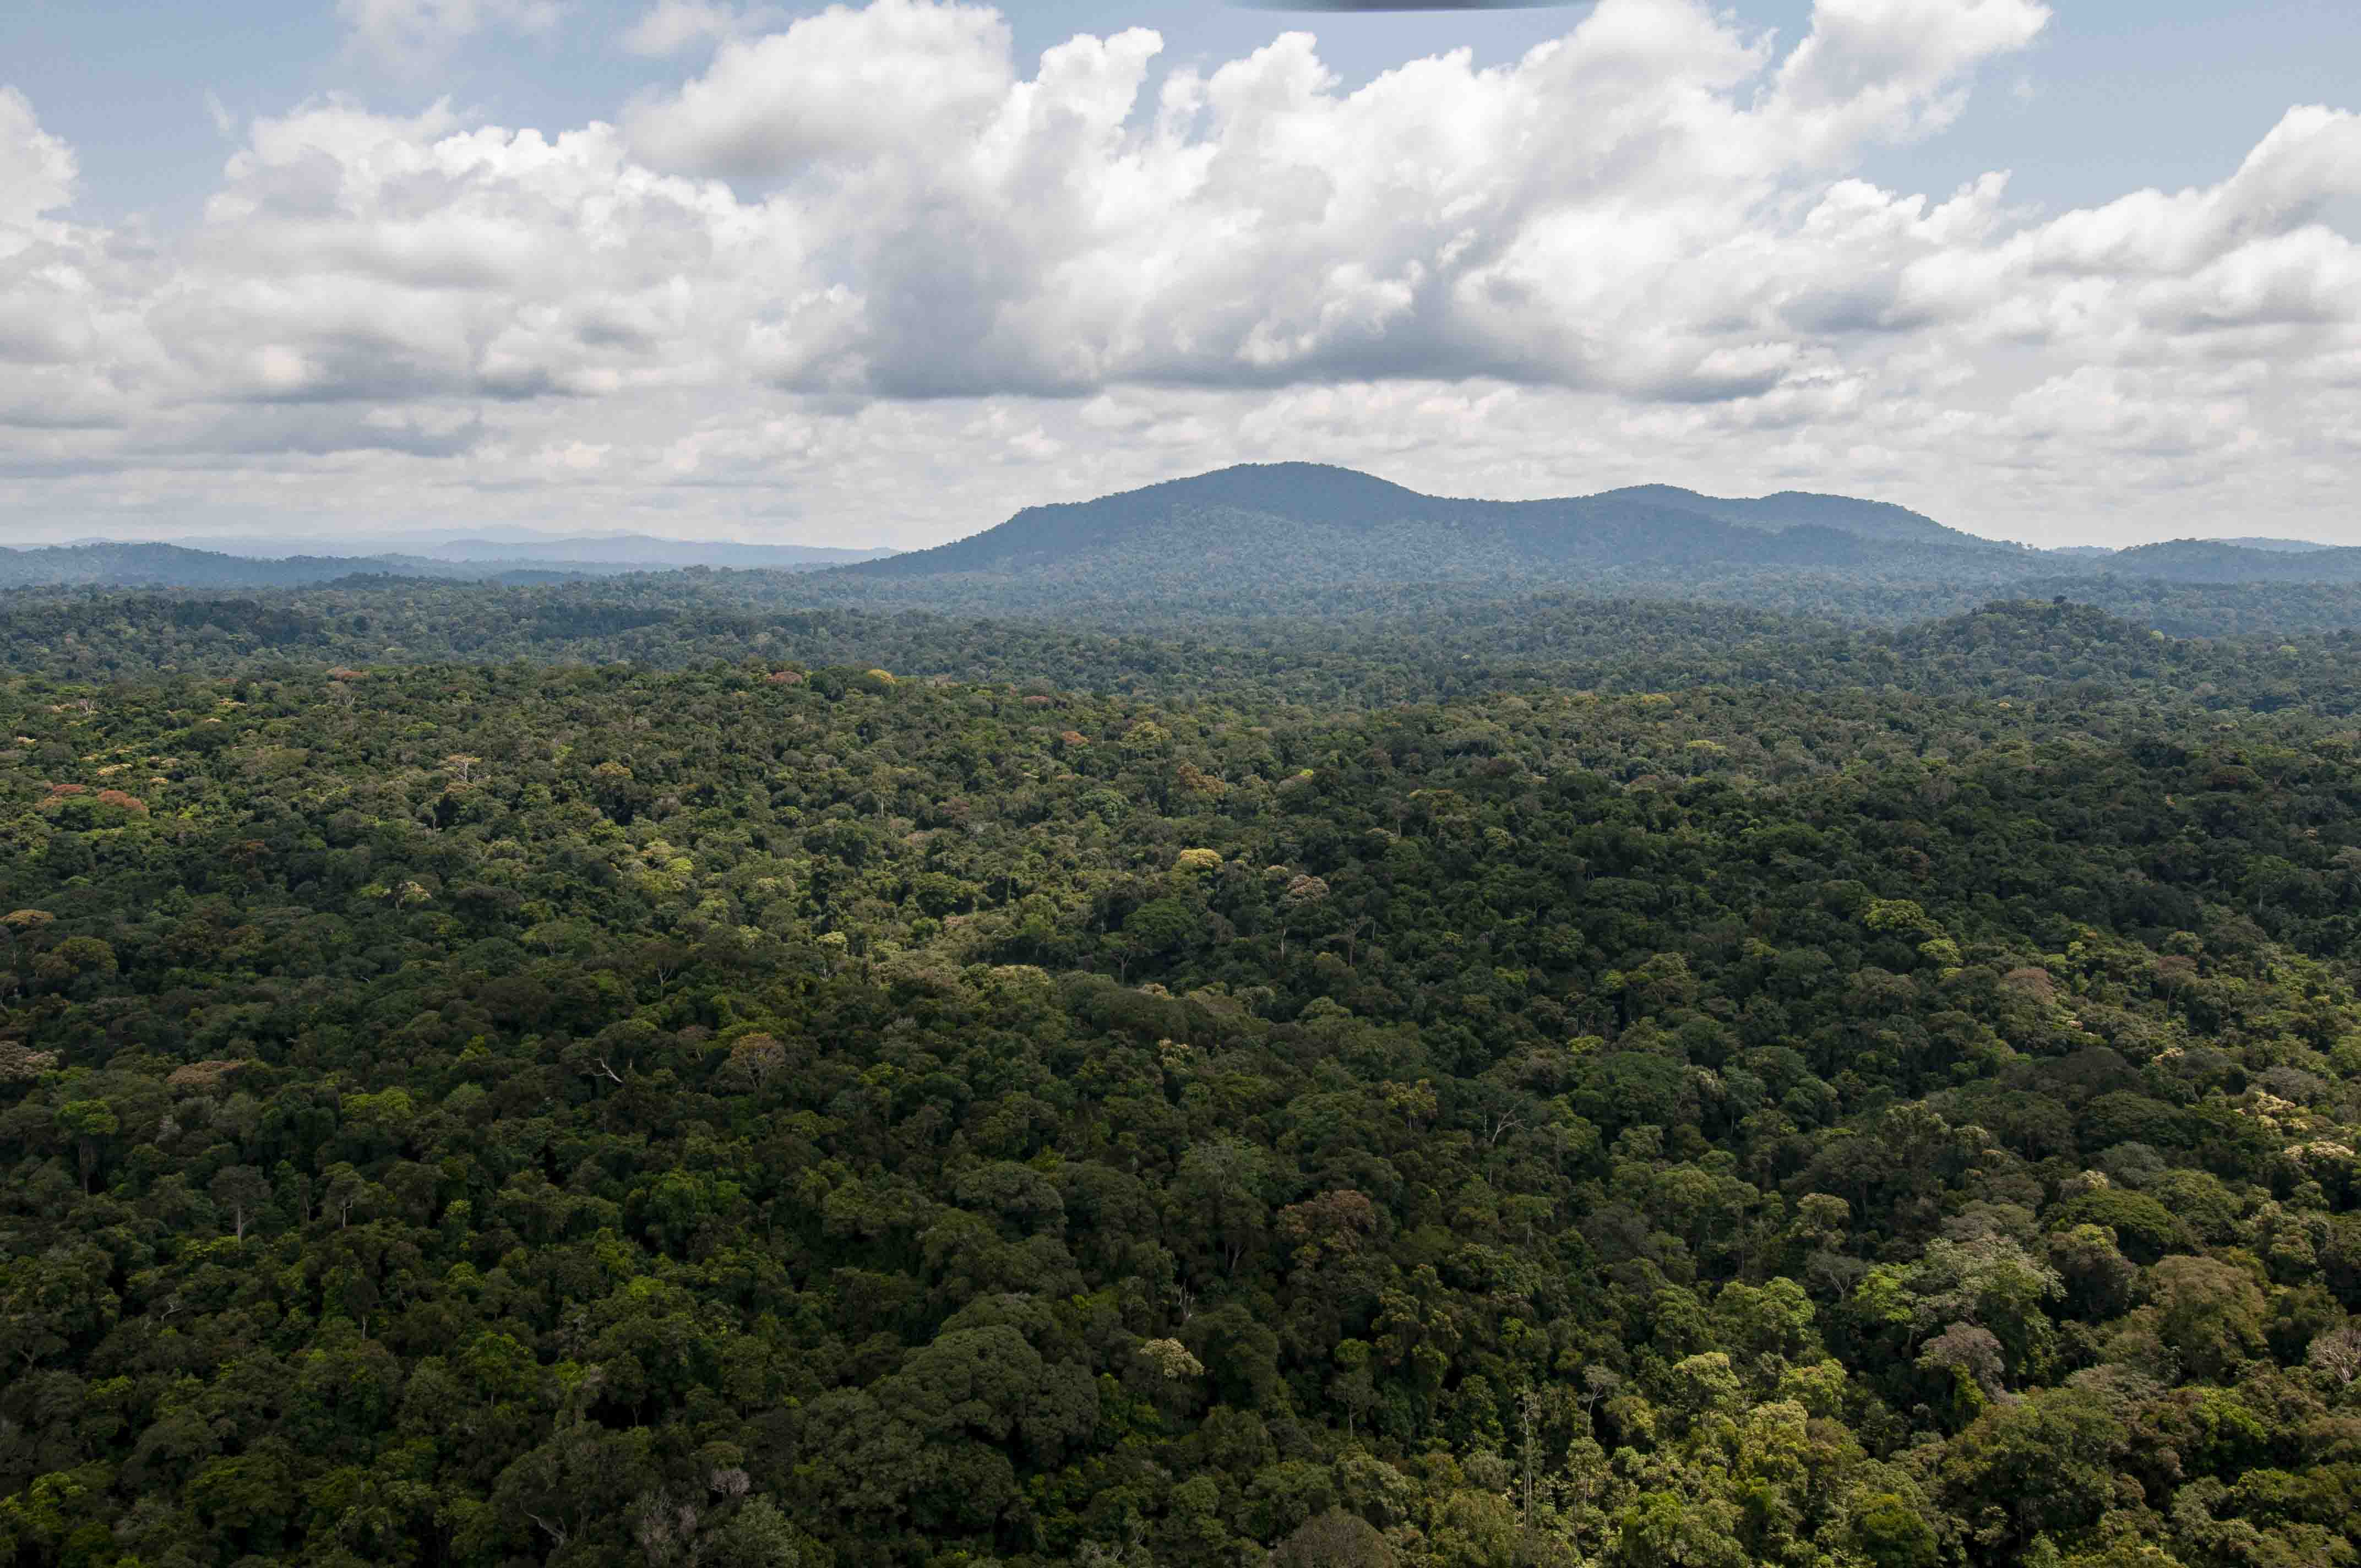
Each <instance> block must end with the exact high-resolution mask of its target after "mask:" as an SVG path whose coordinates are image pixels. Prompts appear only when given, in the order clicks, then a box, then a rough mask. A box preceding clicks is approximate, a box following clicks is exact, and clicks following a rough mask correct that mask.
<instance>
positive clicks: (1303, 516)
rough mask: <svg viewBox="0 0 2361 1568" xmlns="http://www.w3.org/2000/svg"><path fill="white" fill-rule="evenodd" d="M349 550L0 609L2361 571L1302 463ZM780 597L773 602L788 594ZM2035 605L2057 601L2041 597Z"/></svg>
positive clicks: (263, 557) (2263, 553)
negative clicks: (209, 599) (500, 587)
mask: <svg viewBox="0 0 2361 1568" xmlns="http://www.w3.org/2000/svg"><path fill="white" fill-rule="evenodd" d="M408 538H409V540H410V548H407V549H403V550H399V551H396V550H388V549H381V548H376V547H377V546H381V545H383V544H384V543H385V538H384V536H371V535H368V534H351V533H347V534H345V535H343V536H342V539H341V545H342V548H339V546H338V545H337V544H334V543H332V544H330V545H328V546H327V547H326V549H325V551H322V550H320V549H319V547H316V546H315V547H314V549H313V551H312V552H308V553H305V554H285V553H284V551H283V549H281V548H278V547H277V546H283V545H284V543H285V542H284V541H279V542H277V546H274V545H272V544H271V543H269V542H265V541H260V540H253V541H231V540H219V541H214V542H212V543H214V544H216V545H225V544H230V543H237V544H239V545H240V546H241V548H239V549H237V550H236V551H230V550H224V549H219V548H216V549H212V550H199V549H192V548H189V547H188V546H187V545H185V544H161V543H131V544H126V543H87V544H82V545H72V546H58V547H49V548H44V549H32V550H18V551H5V552H0V587H44V586H46V587H203V588H222V587H257V588H260V587H285V586H292V585H302V584H317V583H324V582H330V581H334V580H335V579H337V578H340V577H345V576H353V575H356V574H364V575H384V576H408V577H424V578H451V579H466V580H485V579H490V580H500V581H506V582H511V583H521V582H533V581H541V580H547V579H548V578H550V577H551V576H610V575H613V574H616V573H628V572H648V571H656V572H663V571H669V570H676V569H680V568H684V567H710V568H719V569H730V570H752V571H760V572H772V573H778V574H781V575H782V576H783V577H785V576H794V577H796V578H797V580H798V582H799V583H800V585H801V586H799V587H796V588H794V589H793V590H792V591H793V592H795V593H798V594H805V595H808V598H809V602H811V603H814V604H823V603H847V604H851V603H863V602H886V601H891V602H899V603H903V604H907V605H913V606H922V607H928V608H937V609H960V610H961V611H983V612H992V611H999V610H1005V611H1009V612H1023V611H1027V610H1038V609H1044V608H1047V607H1049V606H1052V605H1064V606H1071V605H1073V604H1076V603H1078V602H1081V601H1085V600H1091V601H1098V602H1101V603H1102V604H1104V603H1111V602H1115V601H1122V600H1126V599H1134V600H1136V599H1140V598H1156V599H1169V598H1176V597H1177V598H1191V599H1199V600H1202V599H1208V598H1213V599H1218V598H1238V597H1239V596H1250V597H1253V598H1256V599H1257V600H1258V601H1271V600H1272V597H1273V596H1284V595H1289V594H1292V595H1295V596H1298V598H1301V596H1306V595H1317V594H1323V593H1333V592H1336V591H1339V590H1342V589H1345V588H1348V587H1350V588H1354V589H1366V588H1369V587H1376V586H1381V585H1400V586H1404V587H1422V588H1426V589H1438V588H1448V589H1450V590H1451V591H1462V590H1465V589H1467V588H1470V587H1478V588H1481V589H1482V591H1485V592H1488V593H1493V594H1502V593H1519V592H1526V591H1532V590H1536V589H1587V590H1590V591H1596V592H1611V593H1632V594H1639V595H1642V596H1644V597H1653V598H1664V597H1690V598H1716V599H1721V600H1736V601H1739V602H1748V603H1755V604H1758V605H1762V606H1764V607H1766V608H1767V607H1772V606H1774V605H1786V606H1790V607H1793V606H1794V605H1795V604H1796V603H1798V602H1799V599H1798V595H1799V593H1800V594H1801V595H1802V602H1808V601H1809V598H1810V594H1809V590H1808V588H1807V587H1806V588H1799V587H1798V585H1809V584H1812V583H1819V584H1824V585H1828V586H1829V587H1831V588H1832V589H1839V590H1846V591H1850V590H1859V589H1861V588H1863V587H1875V588H1879V589H1897V588H1905V587H1913V586H1926V585H1939V586H1942V587H1947V588H1949V589H1955V590H1958V591H1960V592H1967V593H1971V594H1982V595H1985V596H1987V597H1989V596H2006V595H2011V594H2014V593H2017V592H2021V591H2029V587H2030V585H2034V584H2037V583H2042V584H2048V583H2049V582H2050V581H2051V579H2065V580H2066V581H2067V582H2068V583H2069V585H2071V584H2074V583H2080V582H2086V581H2089V580H2091V579H2092V578H2095V577H2099V576H2114V577H2136V578H2140V579H2144V580H2153V581H2156V582H2159V583H2171V584H2214V585H2228V584H2257V585H2282V584H2284V585H2294V584H2327V585H2342V584H2352V583H2361V549H2348V548H2340V547H2333V546H2327V545H2316V544H2311V543H2307V542H2303V541H2295V540H2280V539H2252V540H2245V541H2239V540H2176V541H2170V542H2168V543H2158V544H2147V545H2139V546H2136V547H2133V548H2130V549H2125V550H2115V551H2104V550H2098V549H2090V548H2068V549H2063V550H2030V549H2026V548H2025V547H2023V546H2020V545H2016V544H2011V543H2002V542H1998V541H1993V540H1988V539H1982V538H1979V537H1977V536H1976V535H1974V534H1971V533H1967V532H1962V531H1960V530H1959V529H1955V528H1951V527H1949V526H1947V525H1945V524H1943V523H1940V522H1938V521H1935V520H1934V519H1932V518H1929V517H1927V516H1924V515H1923V514H1921V513H1918V512H1916V511H1912V510H1909V509H1907V508H1905V507H1900V506H1896V505H1894V504H1892V503H1890V502H1885V501H1878V500H1870V499H1860V498H1855V497H1849V496H1837V495H1821V494H1814V493H1809V492H1804V491H1793V490H1789V491H1781V492H1779V493H1777V494H1774V495H1769V496H1763V497H1755V498H1746V497H1720V496H1708V495H1705V494H1701V493H1699V492H1697V491H1695V490H1690V489H1685V488H1680V487H1677V486H1673V485H1638V486H1631V487H1628V488H1621V489H1616V490H1609V491H1605V492H1602V493H1599V494H1597V495H1589V496H1576V497H1565V498H1557V499H1541V500H1525V501H1496V500H1481V499H1466V498H1452V497H1440V496H1429V495H1423V494H1421V493H1420V492H1418V491H1416V490H1412V489H1410V488H1406V487H1404V486H1401V485H1397V484H1394V483H1391V482H1389V481H1388V480H1385V479H1382V478H1378V477H1375V476H1373V475H1368V474H1363V473H1358V472H1356V471H1354V470H1352V469H1348V468H1341V467H1334V466H1327V465H1323V464H1316V463H1273V464H1247V465H1240V466H1234V467H1229V468H1223V469H1217V470H1215V471H1213V472H1211V473H1206V474H1200V475H1195V476H1193V477H1188V478H1181V479H1173V480H1168V481H1165V482H1163V483H1160V484H1154V485H1148V486H1145V487H1143V488H1138V489H1134V490H1127V491H1124V492H1121V493H1119V494H1115V495H1110V496H1104V497H1101V498H1099V499H1095V500H1089V501H1077V502H1065V503H1059V504H1054V505H1046V506H1035V507H1027V508H1026V509H1024V510H1021V511H1019V512H1017V513H1016V515H1015V516H1013V517H1011V518H1009V519H1008V520H1007V521H1005V522H1003V523H1001V524H999V525H998V526H996V527H994V528H989V529H985V530H983V532H979V533H975V534H972V535H970V536H968V537H966V538H964V539H960V540H957V541H954V542H952V543H948V544H943V545H939V546H936V547H934V548H932V549H927V550H917V551H911V552H908V553H906V554H894V553H892V552H888V551H883V550H850V549H832V548H825V547H818V546H810V545H800V544H765V543H738V542H733V541H678V540H665V539H658V538H653V537H650V536H647V535H643V534H616V535H596V536H576V537H553V536H550V535H546V534H533V535H526V534H525V533H524V532H523V531H521V530H512V529H490V530H479V531H477V532H467V533H459V532H444V533H441V534H439V535H437V534H423V535H411V536H408ZM782 591H785V590H784V589H783V590H782ZM2043 591H2044V593H2045V595H2046V594H2048V593H2052V592H2054V591H2055V589H2054V587H2049V588H2045V589H2044V590H2043Z"/></svg>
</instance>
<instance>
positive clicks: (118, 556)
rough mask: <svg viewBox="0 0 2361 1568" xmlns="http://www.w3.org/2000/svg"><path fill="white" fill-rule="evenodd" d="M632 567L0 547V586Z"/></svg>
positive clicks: (524, 578)
mask: <svg viewBox="0 0 2361 1568" xmlns="http://www.w3.org/2000/svg"><path fill="white" fill-rule="evenodd" d="M635 569H636V568H632V567H627V566H601V565H596V564H577V566H576V568H575V570H573V571H571V572H567V571H563V570H558V569H555V568H553V567H552V566H551V565H549V564H547V563H543V562H523V561H507V562H458V561H435V560H430V559H428V558H426V557H425V556H422V555H289V556H284V557H280V558H278V559H273V560H265V559H260V558H258V557H255V556H251V555H226V554H222V553H220V552H219V551H214V550H191V549H188V548H186V547H184V546H182V545H178V544H156V543H126V544H116V543H94V544H53V545H45V546H39V547H37V548H34V549H29V550H10V549H5V548H0V588H32V587H48V588H56V587H112V588H124V587H180V588H283V587H306V586H309V585H312V584H316V583H327V582H334V581H336V580H337V579H339V578H343V577H352V576H396V577H427V578H434V579H440V580H445V581H467V582H477V581H485V580H500V581H504V582H546V581H550V580H553V579H554V578H556V577H562V576H581V575H584V574H585V573H598V574H611V573H614V572H618V571H631V570H635Z"/></svg>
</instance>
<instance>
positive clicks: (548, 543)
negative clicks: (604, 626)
mask: <svg viewBox="0 0 2361 1568" xmlns="http://www.w3.org/2000/svg"><path fill="white" fill-rule="evenodd" d="M425 554H428V555H430V556H432V557H434V559H435V560H438V561H470V562H503V563H505V562H511V561H535V562H542V563H546V564H549V565H561V566H582V565H606V566H629V567H631V568H633V569H635V570H641V571H649V570H661V569H664V568H666V567H676V566H730V567H749V568H760V569H763V570H768V571H787V572H798V571H803V572H808V571H817V570H818V569H820V568H822V567H827V566H843V565H851V564H853V563H855V562H861V561H875V560H879V559H881V558H883V557H884V556H887V555H891V554H894V552H892V551H891V550H840V549H831V548H828V547H825V546H821V545H815V544H741V543H738V542H736V541H734V540H727V539H713V540H697V539H657V538H654V537H653V536H651V535H649V534H644V533H619V534H602V535H589V536H585V537H582V538H575V539H551V540H536V541H531V542H524V541H519V540H514V539H500V538H492V539H457V540H453V541H451V542H450V543H445V544H436V545H434V546H432V547H431V548H429V549H428V550H427V551H426V552H425Z"/></svg>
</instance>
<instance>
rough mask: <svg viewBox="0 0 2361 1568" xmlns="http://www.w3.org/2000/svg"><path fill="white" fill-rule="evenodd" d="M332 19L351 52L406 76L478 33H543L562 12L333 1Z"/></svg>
mask: <svg viewBox="0 0 2361 1568" xmlns="http://www.w3.org/2000/svg"><path fill="white" fill-rule="evenodd" d="M336 14H337V15H338V16H341V17H343V18H344V22H345V26H346V29H347V30H348V32H349V35H350V37H351V39H352V42H353V44H354V46H355V47H356V48H357V49H360V50H361V51H362V52H364V53H366V54H368V55H370V56H372V57H374V58H375V59H376V60H379V62H380V63H382V64H386V65H390V66H394V67H396V68H398V69H404V70H407V69H412V68H415V67H419V66H423V65H426V64H430V63H432V62H433V61H434V60H437V59H439V58H441V57H442V56H443V55H444V54H445V53H447V52H448V51H449V50H450V49H452V48H453V47H455V46H456V45H457V44H459V43H462V42H464V41H465V40H467V39H468V38H473V37H475V36H476V35H477V34H478V33H484V32H511V33H522V34H527V35H532V34H538V33H545V32H548V31H549V30H550V29H551V28H553V27H556V26H557V23H558V19H559V17H560V16H563V15H564V14H565V6H564V5H563V3H562V0H336Z"/></svg>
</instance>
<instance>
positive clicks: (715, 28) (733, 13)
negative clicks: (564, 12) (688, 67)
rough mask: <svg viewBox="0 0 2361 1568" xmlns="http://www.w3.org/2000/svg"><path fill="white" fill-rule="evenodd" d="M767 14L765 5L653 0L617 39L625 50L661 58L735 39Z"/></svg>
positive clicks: (654, 58)
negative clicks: (721, 40) (704, 45)
mask: <svg viewBox="0 0 2361 1568" xmlns="http://www.w3.org/2000/svg"><path fill="white" fill-rule="evenodd" d="M771 14H772V13H771V12H770V11H769V9H768V8H767V7H762V8H753V7H740V6H735V5H715V4H714V3H713V0H656V4H654V5H651V6H649V7H648V9H647V10H646V12H645V13H643V14H642V16H641V17H640V19H639V20H638V21H636V22H633V23H632V24H631V26H630V27H627V28H626V29H624V31H623V34H622V37H621V38H620V39H619V40H618V41H620V43H621V45H622V46H623V49H624V50H625V52H627V53H630V54H636V55H640V56H642V57H643V58H646V59H650V60H663V59H666V58H668V57H670V56H673V55H676V54H684V53H686V52H687V51H688V50H690V49H695V48H697V46H698V45H700V44H711V43H715V42H718V41H719V40H720V39H723V38H737V37H738V36H740V35H741V34H743V33H746V32H750V31H752V29H753V28H754V27H756V26H757V25H758V23H759V22H760V21H762V20H763V18H765V17H767V16H770V15H771Z"/></svg>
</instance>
